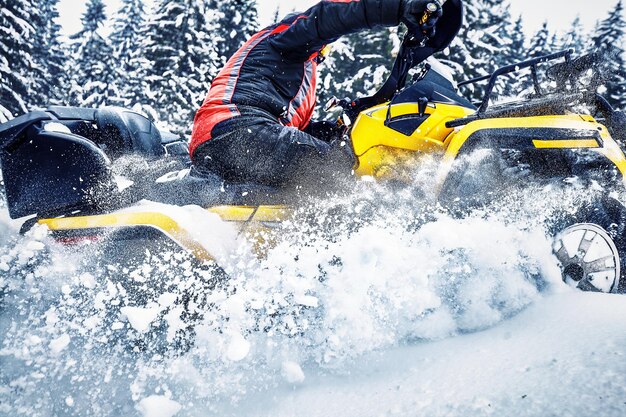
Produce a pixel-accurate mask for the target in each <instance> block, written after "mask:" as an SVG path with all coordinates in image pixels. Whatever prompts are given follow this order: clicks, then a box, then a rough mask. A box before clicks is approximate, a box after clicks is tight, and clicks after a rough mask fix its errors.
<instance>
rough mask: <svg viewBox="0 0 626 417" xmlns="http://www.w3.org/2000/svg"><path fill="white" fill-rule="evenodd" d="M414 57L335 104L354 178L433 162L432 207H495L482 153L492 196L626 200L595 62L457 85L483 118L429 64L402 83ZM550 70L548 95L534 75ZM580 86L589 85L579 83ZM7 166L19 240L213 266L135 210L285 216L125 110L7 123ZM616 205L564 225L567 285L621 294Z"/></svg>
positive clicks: (271, 220)
mask: <svg viewBox="0 0 626 417" xmlns="http://www.w3.org/2000/svg"><path fill="white" fill-rule="evenodd" d="M413 46H415V45H412V43H411V40H410V39H407V40H405V42H404V43H403V46H402V48H401V51H400V54H399V56H398V59H397V60H396V64H395V65H394V67H393V70H392V74H391V77H390V78H389V81H388V82H387V83H386V84H385V85H384V86H383V88H381V90H380V91H379V92H378V93H377V94H376V95H374V96H372V97H368V98H361V99H357V100H341V101H339V100H333V102H332V103H331V106H329V107H333V106H335V107H336V106H339V107H341V108H342V116H341V117H340V123H341V124H342V125H343V126H345V132H346V134H345V139H346V140H347V142H348V143H349V145H350V146H351V149H352V151H353V153H354V155H355V161H356V162H355V166H354V172H355V175H357V176H371V177H375V178H378V179H380V180H385V179H391V180H393V181H401V180H402V179H403V177H405V176H406V175H407V174H406V173H407V172H410V171H407V169H406V168H413V169H414V168H415V167H419V164H420V163H421V162H420V161H421V160H422V159H421V157H422V156H424V155H428V156H429V157H430V158H431V159H433V158H434V159H435V160H436V161H438V166H439V173H438V175H437V177H436V178H434V179H433V184H432V188H433V190H435V195H436V197H435V198H436V199H437V200H438V201H440V202H442V203H445V204H453V203H454V202H458V201H462V202H469V201H473V200H474V199H476V198H477V197H482V196H486V195H494V193H491V192H490V191H489V190H487V189H484V188H479V187H484V186H485V185H484V184H477V183H476V181H475V179H476V175H475V170H472V173H470V172H469V170H468V169H467V163H468V162H467V158H466V157H467V156H468V155H472V154H473V153H475V152H484V151H485V150H486V151H490V152H492V154H496V155H497V156H498V157H503V158H504V159H505V160H506V162H507V163H508V166H502V164H500V165H501V166H499V168H498V167H497V169H496V171H494V170H493V164H491V165H490V168H489V171H488V175H487V176H488V177H489V179H490V180H491V182H490V185H489V186H493V187H495V188H500V189H501V188H503V187H504V186H506V185H507V184H508V183H507V181H510V180H511V178H507V172H509V171H510V169H509V168H511V166H513V167H520V166H523V167H524V169H525V170H527V171H530V173H531V174H533V176H531V177H528V176H527V177H524V178H525V179H524V180H522V186H524V185H525V184H527V183H529V182H532V181H535V180H534V179H531V178H535V179H542V180H545V179H549V180H553V181H557V182H558V181H564V180H565V179H568V178H571V177H585V178H586V177H589V178H593V181H595V182H594V184H600V186H601V187H606V189H607V190H609V189H611V190H613V189H615V187H617V188H618V189H619V188H620V187H622V188H623V185H624V175H625V174H626V157H625V156H624V153H623V151H622V149H621V148H620V143H623V141H624V140H625V139H626V138H625V137H624V130H623V128H624V127H625V126H626V115H624V114H623V113H621V112H618V111H616V110H614V109H613V108H612V107H611V106H610V105H609V103H608V102H607V101H606V100H605V99H604V98H602V97H601V96H600V95H598V94H597V93H596V91H597V87H598V85H597V84H598V83H600V82H601V81H600V77H599V76H598V75H597V74H596V75H594V71H597V70H598V68H599V67H600V65H601V59H600V56H599V55H598V54H591V55H588V56H585V57H582V58H579V59H572V52H571V51H565V52H560V53H555V54H551V55H547V56H542V57H538V58H535V59H531V60H528V61H525V62H521V63H515V64H513V65H510V66H506V67H503V68H500V69H498V70H496V71H495V72H493V73H492V74H491V75H489V76H486V77H482V78H479V79H475V80H470V81H468V82H465V83H461V84H460V86H463V85H470V84H476V83H480V82H482V81H487V86H486V88H485V94H484V98H483V100H482V102H480V103H478V106H475V105H474V104H473V103H472V102H470V101H469V100H467V99H465V98H463V97H462V96H461V95H460V94H459V92H458V90H457V88H456V86H455V85H454V84H453V83H452V82H451V81H450V80H448V79H447V78H446V77H444V76H443V75H441V74H440V73H438V72H437V71H436V70H434V69H433V68H430V67H429V66H428V65H426V66H424V68H423V70H422V71H421V72H420V73H418V74H417V75H416V76H415V78H414V80H413V81H411V82H408V83H407V77H408V75H409V70H410V69H412V68H414V67H416V66H417V65H418V64H421V63H422V62H423V61H424V59H425V57H424V56H421V55H420V52H419V51H420V48H414V47H413ZM548 64H549V65H548ZM545 66H548V67H549V68H548V70H547V71H546V74H545V76H547V79H548V82H547V85H545V86H544V85H542V83H540V71H539V69H540V68H543V67H545ZM522 71H526V72H530V75H531V77H529V78H530V81H532V90H533V91H532V92H531V93H530V94H529V95H528V96H526V97H524V98H523V99H518V100H516V101H513V102H508V103H504V104H492V101H493V100H492V99H493V97H494V90H495V89H496V85H497V83H498V82H500V81H501V80H502V77H503V76H506V75H510V74H516V75H518V74H519V73H520V72H522ZM590 74H591V76H590ZM585 77H586V78H591V82H590V83H587V84H584V83H582V82H581V81H580V80H581V78H585ZM592 115H593V116H592ZM486 160H490V159H489V158H487V159H486ZM120 161H122V162H120ZM124 161H127V162H126V163H124ZM0 162H1V168H2V174H3V178H4V182H5V192H6V197H7V205H8V209H9V213H10V215H11V217H12V218H15V219H17V218H25V219H26V220H25V221H24V225H23V228H22V229H23V231H27V230H29V229H30V228H31V227H33V225H35V224H37V223H38V224H42V225H45V226H47V227H48V228H49V229H50V232H51V234H52V236H53V237H54V238H55V239H57V240H58V241H60V242H62V243H67V244H76V243H79V242H83V241H89V242H91V241H105V242H117V243H118V244H120V245H121V247H123V248H125V247H129V246H130V245H131V244H133V243H139V244H140V245H145V244H150V245H152V244H154V242H161V243H165V244H169V245H173V246H175V247H179V248H182V249H184V250H185V251H187V252H188V253H190V254H192V255H193V256H194V257H196V258H198V259H203V260H210V259H214V256H213V254H212V253H210V252H209V251H208V250H207V249H206V247H205V246H203V245H202V244H200V242H199V241H198V240H197V239H196V238H195V237H194V234H193V233H192V232H193V231H192V230H191V228H192V227H193V226H190V225H188V224H183V223H182V222H180V221H178V219H177V218H176V217H175V216H172V215H171V213H170V211H169V210H167V208H166V206H165V205H148V206H146V205H145V204H139V203H138V202H139V200H150V201H156V202H161V203H167V204H173V205H177V206H184V205H190V204H194V205H199V206H201V207H205V208H206V209H207V210H208V211H209V212H212V213H214V214H215V215H216V216H219V217H220V218H221V219H222V220H224V221H226V222H228V223H230V224H231V225H232V226H234V227H235V228H236V229H238V230H239V232H240V233H243V234H245V235H247V236H249V237H250V239H254V236H257V235H258V233H256V232H257V231H259V230H271V229H272V227H274V226H275V225H276V224H277V223H280V222H281V221H284V220H285V219H288V218H289V215H290V209H289V206H288V205H285V204H284V200H281V197H280V193H276V192H274V190H271V189H268V188H265V187H259V186H255V185H253V184H224V183H223V182H222V181H221V180H220V179H219V178H207V177H201V176H197V175H194V173H193V171H191V170H190V158H189V155H188V153H187V147H186V142H185V141H182V140H180V139H179V138H177V137H172V136H171V135H166V134H162V132H159V130H158V129H157V128H156V127H155V125H154V124H153V123H152V122H151V121H150V120H148V119H147V118H145V117H143V116H141V115H139V114H137V113H134V112H131V111H128V110H125V109H120V108H102V109H83V108H68V107H50V108H48V109H47V110H45V111H34V112H31V113H28V114H26V115H23V116H21V117H18V118H16V119H14V120H11V121H9V122H7V123H5V124H3V125H0ZM120 164H121V165H122V166H126V167H128V166H132V167H136V166H143V167H144V169H143V170H141V172H140V173H139V174H137V175H135V176H134V177H133V178H130V181H128V180H129V178H125V179H124V178H122V179H120V175H118V174H119V172H116V169H118V168H116V167H119V166H120ZM504 165H507V164H504ZM479 169H480V164H479ZM124 174H125V175H126V176H128V171H124ZM517 181H518V183H519V180H517ZM129 184H131V185H129ZM613 197H614V196H609V193H608V191H607V193H606V196H605V197H603V198H602V199H601V200H599V201H598V203H597V204H592V205H588V206H586V207H583V208H582V209H581V210H580V211H579V212H576V213H573V214H572V213H569V217H568V218H567V219H566V220H564V221H562V222H559V223H558V225H556V226H555V228H556V229H557V230H554V232H555V235H556V236H557V237H556V241H555V254H556V256H557V258H558V259H559V261H560V262H561V264H562V266H563V279H564V280H565V281H566V282H568V283H570V284H571V285H573V286H575V287H578V288H580V289H583V290H590V291H602V292H623V291H624V290H626V281H625V280H624V276H626V234H624V230H623V228H624V227H625V226H626V219H624V218H623V217H625V215H624V212H625V209H624V207H623V206H622V204H621V203H619V202H618V201H617V199H615V198H613ZM591 248H593V251H591ZM591 252H593V253H594V256H590V254H591Z"/></svg>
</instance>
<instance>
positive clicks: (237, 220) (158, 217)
mask: <svg viewBox="0 0 626 417" xmlns="http://www.w3.org/2000/svg"><path fill="white" fill-rule="evenodd" d="M208 211H209V212H211V213H214V214H217V215H218V216H220V218H221V219H222V220H224V221H226V222H232V223H233V224H234V225H235V226H236V228H237V229H238V230H239V232H240V233H246V234H249V235H256V236H260V235H261V234H260V233H259V232H260V231H263V230H267V229H270V228H271V227H272V226H273V225H274V224H277V223H280V222H281V221H283V220H285V219H286V218H287V216H288V209H287V208H286V207H284V206H259V207H246V206H217V207H211V208H209V209H208ZM38 223H39V224H42V225H45V226H47V227H48V228H49V229H50V230H52V231H56V232H60V231H81V230H93V231H95V232H108V231H115V230H120V229H124V228H129V227H130V228H132V227H150V228H153V229H156V230H159V231H160V232H161V233H163V234H164V235H165V236H167V237H168V238H170V239H171V240H173V241H174V242H176V243H177V244H178V245H179V246H180V247H182V248H184V249H186V250H188V251H189V252H191V253H193V254H194V256H196V257H197V258H199V259H202V260H211V259H213V258H212V255H211V254H210V253H208V252H207V250H206V249H205V248H204V247H203V246H202V245H200V243H199V242H197V241H196V240H195V239H193V237H192V233H190V231H188V230H186V229H185V228H184V227H183V226H181V225H180V224H179V223H178V222H176V220H174V219H173V218H172V217H171V216H170V215H168V214H167V213H165V212H159V211H156V210H155V209H154V208H152V209H150V210H146V211H131V212H128V211H121V212H116V213H109V214H101V215H96V216H76V217H59V218H54V219H41V220H39V221H38ZM262 243H263V242H259V244H262Z"/></svg>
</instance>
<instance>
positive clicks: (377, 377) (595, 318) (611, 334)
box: [224, 291, 626, 417]
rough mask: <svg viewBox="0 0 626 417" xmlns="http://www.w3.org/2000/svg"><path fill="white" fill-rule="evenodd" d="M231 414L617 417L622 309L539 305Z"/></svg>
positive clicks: (621, 305) (623, 406) (625, 349)
mask: <svg viewBox="0 0 626 417" xmlns="http://www.w3.org/2000/svg"><path fill="white" fill-rule="evenodd" d="M232 414H233V415H248V416H296V415H305V416H329V415H344V416H537V417H539V416H616V417H618V416H624V415H626V300H625V299H624V297H620V296H610V295H599V294H581V293H577V292H569V291H568V292H567V293H564V294H558V295H550V296H546V297H542V298H541V299H540V300H538V301H537V302H535V303H534V305H532V306H531V307H529V308H528V309H527V310H526V311H524V312H523V313H521V314H520V315H518V316H516V317H514V318H512V319H510V320H507V321H506V322H503V323H501V324H499V325H497V326H495V327H494V328H492V329H489V330H485V331H482V332H478V333H474V334H466V335H462V336H457V337H454V338H451V339H446V340H441V341H436V342H421V343H415V344H413V345H411V346H405V347H402V348H396V349H391V350H388V351H385V352H383V353H381V354H374V355H368V356H367V357H363V358H361V359H360V360H359V361H358V363H357V364H355V365H353V366H352V367H350V368H349V369H345V370H344V374H343V375H324V374H323V373H319V372H317V373H312V374H310V375H308V376H307V379H306V380H305V382H304V383H303V384H302V385H300V386H298V387H295V388H288V387H285V388H284V389H282V390H278V391H273V392H271V393H269V394H265V395H260V396H258V397H257V398H255V399H254V400H253V401H251V402H248V403H247V404H245V405H244V406H242V407H241V408H240V409H238V410H233V412H232ZM224 415H226V414H224Z"/></svg>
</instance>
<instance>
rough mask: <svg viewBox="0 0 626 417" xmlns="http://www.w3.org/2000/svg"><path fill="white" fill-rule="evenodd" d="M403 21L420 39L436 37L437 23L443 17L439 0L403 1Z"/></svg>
mask: <svg viewBox="0 0 626 417" xmlns="http://www.w3.org/2000/svg"><path fill="white" fill-rule="evenodd" d="M401 7H402V10H401V16H402V17H401V21H402V23H404V24H405V25H406V26H407V27H408V28H409V31H410V32H411V34H413V35H414V36H415V37H417V38H418V39H420V40H422V39H428V38H432V37H433V36H435V30H436V25H437V21H438V20H439V18H440V17H441V16H442V15H443V9H442V7H441V2H440V1H439V0H403V1H402V6H401Z"/></svg>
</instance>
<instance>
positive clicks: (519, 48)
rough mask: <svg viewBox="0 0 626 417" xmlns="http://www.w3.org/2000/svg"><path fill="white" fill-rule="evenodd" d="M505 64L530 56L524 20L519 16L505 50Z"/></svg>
mask: <svg viewBox="0 0 626 417" xmlns="http://www.w3.org/2000/svg"><path fill="white" fill-rule="evenodd" d="M504 57H505V58H504V59H505V61H506V62H504V64H505V65H510V64H514V63H516V62H520V61H524V60H526V59H527V58H528V51H527V50H526V35H525V33H524V20H523V19H522V16H519V17H518V18H517V20H516V21H515V24H514V25H513V29H512V30H511V34H510V41H509V43H508V44H507V47H506V49H505V51H504Z"/></svg>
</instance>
